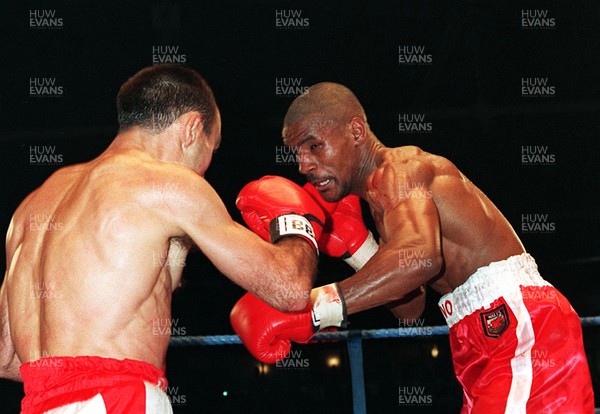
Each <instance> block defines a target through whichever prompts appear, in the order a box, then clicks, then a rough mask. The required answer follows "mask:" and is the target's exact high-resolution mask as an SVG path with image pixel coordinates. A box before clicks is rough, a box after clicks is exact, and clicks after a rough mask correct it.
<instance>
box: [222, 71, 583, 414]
mask: <svg viewBox="0 0 600 414" xmlns="http://www.w3.org/2000/svg"><path fill="white" fill-rule="evenodd" d="M283 139H284V142H285V144H287V145H289V146H291V147H293V148H294V149H295V151H297V153H298V160H299V169H300V173H302V174H304V175H306V177H307V179H308V181H309V184H307V186H306V188H307V190H308V191H309V192H310V193H311V194H313V196H314V197H315V199H316V200H318V202H319V203H320V204H321V205H323V206H326V207H327V209H328V212H329V214H330V217H329V218H328V221H327V222H326V228H325V231H324V232H323V235H322V236H321V239H320V240H319V246H320V248H321V251H322V252H325V253H327V254H330V255H332V256H339V257H342V258H344V259H346V260H347V261H349V263H350V264H352V265H353V266H354V268H355V269H356V270H357V272H356V273H355V274H354V275H353V276H351V277H349V278H347V279H345V280H342V281H341V282H339V283H336V284H332V285H327V286H323V287H321V288H317V290H316V291H315V290H313V294H312V309H309V310H307V311H306V312H303V313H300V314H298V313H296V314H288V313H283V312H279V311H277V310H275V309H272V308H271V307H270V306H268V305H266V304H264V303H263V302H262V301H261V300H259V299H257V298H256V297H254V296H253V295H251V294H247V295H246V296H244V297H243V298H242V299H241V300H240V301H239V302H238V303H237V304H236V306H235V307H234V309H233V310H232V314H231V318H232V323H233V325H234V328H235V329H236V331H237V332H238V334H239V335H240V336H241V337H242V340H243V341H244V343H245V344H246V345H247V346H248V348H249V349H250V350H251V351H253V352H254V350H255V346H256V345H255V344H256V338H260V339H261V341H263V342H264V341H265V336H267V337H277V338H279V339H283V338H287V340H294V341H297V342H306V341H307V340H308V339H309V338H310V337H311V336H312V335H313V334H314V333H315V332H317V331H318V330H319V329H321V328H324V327H327V326H334V327H343V326H344V324H345V321H346V318H347V315H350V314H353V313H357V312H360V311H363V310H366V309H370V308H373V307H376V306H380V305H385V306H388V307H389V308H390V309H391V310H392V312H393V313H394V314H395V315H396V316H397V317H398V318H402V319H414V318H418V317H420V315H421V313H422V311H423V308H424V304H425V295H426V291H427V290H426V288H425V286H429V287H430V288H431V289H433V290H435V291H437V292H438V293H439V294H441V295H442V297H441V299H440V301H439V306H440V309H441V311H442V313H443V315H444V317H445V318H446V321H447V323H448V325H449V327H450V343H451V348H452V354H453V362H454V367H455V372H456V375H457V377H458V380H459V382H460V383H461V385H462V387H463V390H464V394H463V395H464V398H463V410H462V412H463V413H486V414H487V413H525V412H530V413H541V412H554V413H559V412H560V413H567V412H568V413H591V412H593V410H594V408H593V404H594V399H593V392H592V385H591V379H590V373H589V368H588V365H587V361H586V356H585V352H584V348H583V341H582V333H581V326H580V322H579V317H578V316H577V314H576V313H575V311H574V310H573V308H572V307H571V305H570V304H569V302H568V301H567V299H565V298H564V296H563V295H561V294H560V292H559V291H558V290H556V289H555V288H554V287H553V286H552V285H550V283H548V282H547V281H545V280H544V279H543V278H542V277H541V276H540V274H539V273H538V270H537V265H536V263H535V261H534V259H533V258H532V257H531V256H530V255H529V254H527V253H526V251H525V248H524V247H523V245H522V244H521V241H520V240H519V238H518V237H517V235H516V233H515V231H514V230H513V228H512V227H511V225H510V223H509V222H508V221H507V220H506V218H505V217H504V216H503V215H502V213H501V212H500V211H499V210H498V208H496V206H495V205H494V204H493V203H492V201H490V200H489V199H488V198H487V197H486V195H485V194H484V193H483V192H482V191H481V190H480V189H479V188H478V187H477V186H476V185H475V184H474V183H472V182H471V181H470V180H469V179H468V178H467V177H466V176H465V175H464V174H463V173H461V172H460V171H459V170H458V168H457V167H456V166H455V165H454V164H453V163H452V162H450V161H449V160H447V159H446V158H443V157H441V156H437V155H434V154H430V153H428V152H425V151H423V150H421V149H420V148H417V147H414V146H404V147H398V148H388V147H386V146H384V145H383V144H382V143H381V142H380V141H379V140H378V139H377V137H376V136H375V134H374V133H373V131H372V130H371V128H370V126H369V124H368V123H367V118H366V115H365V111H364V110H363V108H362V106H361V104H360V102H359V101H358V99H357V98H356V97H355V95H354V94H353V93H352V92H351V91H350V90H349V89H348V88H347V87H345V86H343V85H340V84H335V83H328V82H326V83H319V84H317V85H314V86H312V87H311V88H309V89H308V91H307V92H306V93H305V94H303V95H301V96H299V97H297V98H296V99H295V100H294V101H293V103H292V104H291V106H290V108H289V110H288V112H287V114H286V116H285V119H284V126H283ZM357 197H360V198H362V199H363V200H365V201H366V202H367V203H368V205H369V208H370V211H371V214H372V216H373V218H374V221H375V224H376V226H377V230H378V233H379V235H380V242H379V248H378V249H377V247H376V246H374V243H373V242H372V241H369V240H370V238H369V235H368V231H366V230H365V228H364V224H361V220H362V216H361V211H360V204H358V200H357ZM357 256H359V257H357ZM257 309H261V311H258V310H257ZM248 313H250V314H252V315H256V316H255V317H253V318H246V316H247V315H248ZM282 327H283V328H282ZM265 332H267V334H265ZM542 356H543V357H542ZM542 358H545V359H547V360H551V361H553V364H548V363H547V362H548V361H544V360H541V359H542ZM544 362H546V363H544Z"/></svg>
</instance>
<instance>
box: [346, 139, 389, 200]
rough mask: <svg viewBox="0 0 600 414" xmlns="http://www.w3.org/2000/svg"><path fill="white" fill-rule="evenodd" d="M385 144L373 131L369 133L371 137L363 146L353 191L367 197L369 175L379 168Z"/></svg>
mask: <svg viewBox="0 0 600 414" xmlns="http://www.w3.org/2000/svg"><path fill="white" fill-rule="evenodd" d="M384 148H385V146H384V145H383V144H382V143H381V142H380V141H379V140H378V139H377V137H376V136H375V135H374V134H373V133H369V138H368V140H367V142H365V144H364V146H363V151H362V153H361V156H360V160H359V162H358V165H357V168H356V174H355V175H354V184H353V187H352V188H353V190H352V193H353V194H356V195H357V196H359V197H360V198H363V199H365V198H366V194H367V185H368V182H369V177H370V176H371V174H372V173H373V171H375V170H376V169H377V167H378V166H379V163H380V160H379V158H380V155H379V154H380V152H381V150H382V149H384Z"/></svg>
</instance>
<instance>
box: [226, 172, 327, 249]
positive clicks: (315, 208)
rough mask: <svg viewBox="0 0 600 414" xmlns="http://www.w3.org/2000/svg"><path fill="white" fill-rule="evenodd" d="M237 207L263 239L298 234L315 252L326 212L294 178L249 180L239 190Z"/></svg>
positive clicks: (270, 239) (270, 176)
mask: <svg viewBox="0 0 600 414" xmlns="http://www.w3.org/2000/svg"><path fill="white" fill-rule="evenodd" d="M236 206H237V208H238V209H239V210H240V212H241V213H242V218H243V219H244V221H245V222H246V224H247V225H248V227H250V229H252V231H254V232H255V233H256V234H258V235H259V236H260V237H262V238H263V239H265V240H267V241H270V242H271V243H275V242H276V241H277V240H279V239H280V238H281V237H284V236H288V235H295V236H300V237H303V238H305V239H306V240H308V241H309V243H311V245H312V246H313V248H314V249H315V251H317V252H318V246H317V240H318V239H319V237H320V236H321V232H322V230H323V223H324V222H325V213H324V212H323V210H322V208H321V207H320V206H319V204H318V203H317V202H315V200H314V199H313V198H312V197H311V196H310V195H309V194H307V193H306V191H304V190H303V189H302V187H300V186H299V185H297V184H296V183H294V182H293V181H290V180H288V179H287V178H283V177H277V176H272V175H267V176H264V177H262V178H261V179H259V180H256V181H252V182H250V183H248V184H246V185H245V186H244V188H242V190H241V191H240V193H239V195H238V197H237V200H236Z"/></svg>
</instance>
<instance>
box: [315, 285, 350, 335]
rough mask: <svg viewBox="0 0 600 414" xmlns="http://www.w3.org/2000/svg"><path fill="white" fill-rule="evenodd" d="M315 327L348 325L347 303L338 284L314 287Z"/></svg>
mask: <svg viewBox="0 0 600 414" xmlns="http://www.w3.org/2000/svg"><path fill="white" fill-rule="evenodd" d="M310 297H311V302H312V317H313V329H314V330H315V331H318V330H320V329H323V328H327V327H330V326H336V327H338V328H339V327H342V328H345V327H346V304H345V302H344V298H343V297H342V295H341V293H340V291H339V290H338V287H337V284H336V283H332V284H329V285H325V286H321V287H318V288H314V289H313V290H312V291H311V293H310Z"/></svg>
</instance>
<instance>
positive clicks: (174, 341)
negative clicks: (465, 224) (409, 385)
mask: <svg viewBox="0 0 600 414" xmlns="http://www.w3.org/2000/svg"><path fill="white" fill-rule="evenodd" d="M581 326H600V316H588V317H584V318H581ZM447 334H448V327H447V326H446V325H442V326H416V327H411V328H391V329H350V330H346V331H337V332H321V333H318V334H316V335H315V336H314V337H313V339H312V340H314V341H317V342H318V341H346V340H348V339H349V338H356V337H359V338H362V339H384V338H405V337H414V336H419V337H427V336H434V335H447ZM241 343H242V341H240V338H238V336H237V335H206V336H174V337H172V338H171V342H170V346H173V347H177V346H205V345H240V344H241Z"/></svg>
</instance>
